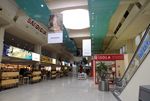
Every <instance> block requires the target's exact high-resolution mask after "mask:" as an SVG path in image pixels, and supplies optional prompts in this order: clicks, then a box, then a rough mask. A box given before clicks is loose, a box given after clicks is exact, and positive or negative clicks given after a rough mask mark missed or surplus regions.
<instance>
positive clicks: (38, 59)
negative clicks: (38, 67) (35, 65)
mask: <svg viewBox="0 0 150 101" xmlns="http://www.w3.org/2000/svg"><path fill="white" fill-rule="evenodd" d="M32 60H33V61H40V54H37V53H33V52H32Z"/></svg>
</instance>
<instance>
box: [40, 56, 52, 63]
mask: <svg viewBox="0 0 150 101" xmlns="http://www.w3.org/2000/svg"><path fill="white" fill-rule="evenodd" d="M41 62H43V63H52V59H51V58H49V57H47V56H41Z"/></svg>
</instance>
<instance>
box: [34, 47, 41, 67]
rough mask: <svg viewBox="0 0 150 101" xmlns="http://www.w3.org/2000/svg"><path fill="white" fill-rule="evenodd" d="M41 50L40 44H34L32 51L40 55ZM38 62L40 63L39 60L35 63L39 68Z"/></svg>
mask: <svg viewBox="0 0 150 101" xmlns="http://www.w3.org/2000/svg"><path fill="white" fill-rule="evenodd" d="M41 50H42V49H41V45H35V47H34V52H35V53H38V54H40V55H41ZM40 63H41V62H37V63H36V64H35V67H36V69H39V65H40Z"/></svg>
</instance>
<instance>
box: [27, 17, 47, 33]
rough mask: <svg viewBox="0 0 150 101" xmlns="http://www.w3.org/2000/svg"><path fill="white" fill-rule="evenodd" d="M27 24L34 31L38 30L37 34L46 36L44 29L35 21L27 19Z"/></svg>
mask: <svg viewBox="0 0 150 101" xmlns="http://www.w3.org/2000/svg"><path fill="white" fill-rule="evenodd" d="M27 22H28V23H29V24H30V25H32V26H33V27H34V28H35V29H36V30H38V31H39V32H41V33H43V34H44V35H46V30H45V29H44V28H42V27H41V26H40V25H39V24H38V23H37V22H36V21H34V20H33V19H31V18H29V19H28V20H27Z"/></svg>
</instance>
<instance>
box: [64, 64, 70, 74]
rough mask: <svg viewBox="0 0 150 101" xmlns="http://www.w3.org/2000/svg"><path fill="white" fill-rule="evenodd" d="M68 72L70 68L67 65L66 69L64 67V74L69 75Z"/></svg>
mask: <svg viewBox="0 0 150 101" xmlns="http://www.w3.org/2000/svg"><path fill="white" fill-rule="evenodd" d="M68 73H69V69H68V67H67V66H65V67H64V69H63V74H64V76H68Z"/></svg>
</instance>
